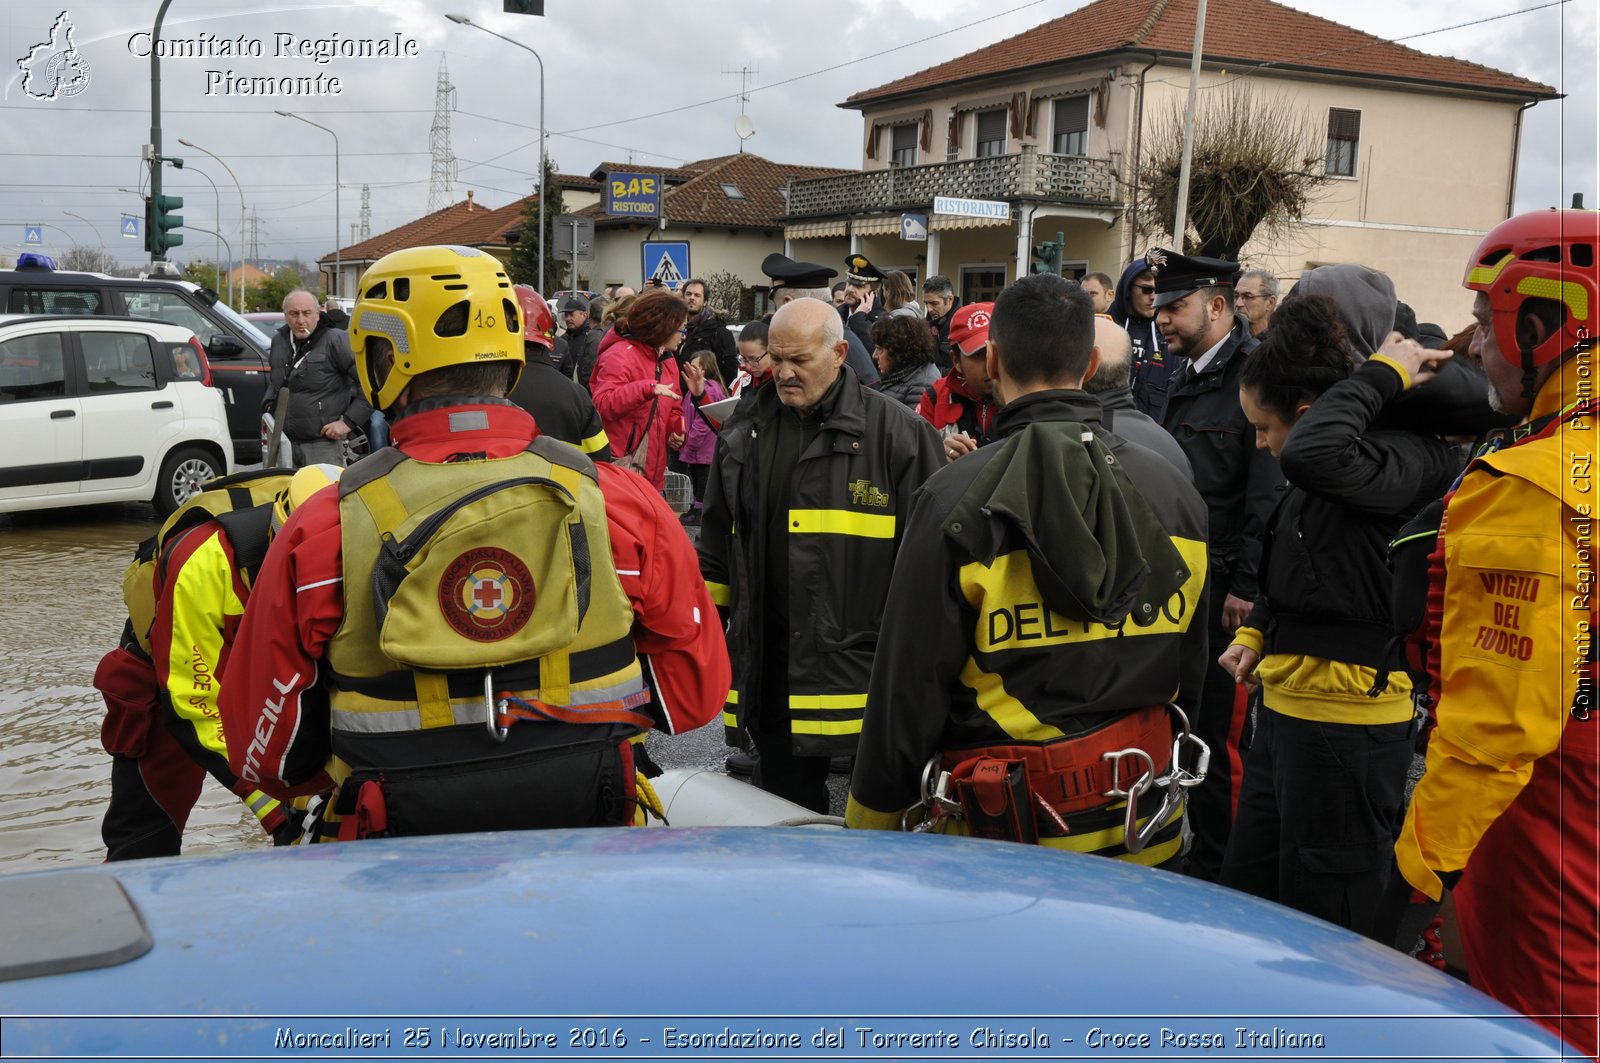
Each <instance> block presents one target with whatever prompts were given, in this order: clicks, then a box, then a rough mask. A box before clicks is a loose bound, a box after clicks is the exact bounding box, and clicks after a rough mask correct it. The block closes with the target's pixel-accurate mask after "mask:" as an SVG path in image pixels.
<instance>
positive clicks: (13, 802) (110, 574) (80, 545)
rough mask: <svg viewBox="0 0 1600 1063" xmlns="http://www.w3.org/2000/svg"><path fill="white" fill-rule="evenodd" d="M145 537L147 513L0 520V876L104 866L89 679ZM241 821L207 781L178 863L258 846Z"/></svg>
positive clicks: (113, 627)
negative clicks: (193, 855) (131, 561)
mask: <svg viewBox="0 0 1600 1063" xmlns="http://www.w3.org/2000/svg"><path fill="white" fill-rule="evenodd" d="M156 527H157V521H156V515H155V510H154V509H152V508H151V507H150V506H148V505H125V506H93V507H86V508H82V509H63V510H43V511H40V512H36V513H18V514H0V874H4V873H9V872H14V871H24V870H34V869H40V868H44V867H52V866H62V865H70V864H86V863H98V862H99V861H100V860H101V858H102V857H103V856H104V849H103V847H102V845H101V842H100V817H101V815H102V813H103V812H104V810H105V804H106V800H107V798H108V796H109V794H110V763H111V760H110V757H109V756H108V755H107V754H106V752H105V750H103V749H102V748H101V746H100V720H101V717H102V716H103V715H104V714H105V710H104V706H103V705H102V703H101V700H100V695H99V693H98V692H97V691H96V690H95V689H94V683H93V680H94V670H95V665H96V664H97V663H98V662H99V660H100V658H101V656H102V655H103V654H105V652H106V651H107V650H109V649H111V648H112V647H114V646H115V645H116V644H117V635H118V633H119V632H120V631H121V630H122V623H123V620H124V619H125V617H126V611H125V609H124V608H123V604H122V572H123V569H124V568H126V567H127V564H128V560H129V558H130V557H131V556H132V554H133V548H134V546H135V545H136V544H137V543H138V542H139V540H140V539H143V538H144V537H145V536H147V535H150V534H151V533H152V532H153V531H154V530H155V529H156ZM248 819H250V817H249V816H248V814H247V813H246V812H245V810H244V806H243V804H241V803H240V802H239V801H238V799H236V798H235V797H233V796H232V795H231V794H229V793H228V792H226V791H225V790H223V789H222V787H221V786H219V785H217V784H216V783H215V782H214V781H208V782H207V784H206V787H205V789H204V791H203V792H202V794H201V798H200V804H199V806H198V807H196V809H195V811H194V814H193V815H192V816H190V817H189V825H188V829H187V830H186V831H185V834H184V852H186V853H199V852H205V851H208V850H216V849H229V850H231V849H237V848H240V847H241V846H246V845H257V844H265V838H264V836H262V835H261V834H260V832H259V831H258V830H257V829H256V827H255V825H254V821H253V820H250V822H246V820H248Z"/></svg>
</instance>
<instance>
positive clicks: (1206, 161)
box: [1134, 81, 1330, 261]
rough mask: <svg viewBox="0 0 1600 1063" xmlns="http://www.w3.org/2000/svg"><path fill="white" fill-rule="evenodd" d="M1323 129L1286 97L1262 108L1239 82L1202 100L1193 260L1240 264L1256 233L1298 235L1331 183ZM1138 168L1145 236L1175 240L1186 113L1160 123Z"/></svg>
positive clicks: (1192, 205) (1139, 222) (1174, 112)
mask: <svg viewBox="0 0 1600 1063" xmlns="http://www.w3.org/2000/svg"><path fill="white" fill-rule="evenodd" d="M1323 132H1324V130H1322V128H1321V127H1320V126H1319V124H1318V122H1317V120H1316V119H1315V118H1314V117H1313V116H1312V115H1310V114H1308V113H1306V112H1304V111H1302V110H1300V109H1298V108H1296V107H1295V106H1294V105H1293V104H1291V103H1289V102H1288V101H1287V100H1284V99H1282V98H1279V97H1272V98H1258V97H1257V96H1256V94H1255V93H1254V92H1253V91H1252V90H1251V89H1250V87H1249V86H1248V85H1246V84H1244V83H1242V82H1237V81H1236V82H1233V83H1231V84H1229V85H1228V86H1226V87H1225V88H1220V89H1214V90H1211V91H1210V92H1209V93H1206V94H1203V96H1202V102H1201V104H1200V105H1199V106H1197V107H1196V108H1195V117H1194V148H1193V151H1192V154H1191V158H1190V163H1189V207H1188V228H1189V231H1188V232H1187V233H1185V234H1184V238H1183V249H1184V252H1185V253H1186V254H1191V255H1209V256H1211V257H1213V258H1224V259H1229V260H1231V261H1238V258H1239V251H1240V249H1241V248H1243V247H1244V245H1245V244H1246V243H1247V242H1249V240H1250V238H1251V237H1252V236H1255V235H1257V233H1258V230H1259V232H1260V235H1262V236H1263V237H1264V238H1266V239H1267V240H1269V241H1271V240H1274V239H1276V238H1280V237H1283V236H1286V235H1288V234H1289V233H1290V232H1291V231H1292V230H1293V229H1295V228H1296V227H1297V226H1298V225H1300V224H1301V223H1302V222H1303V221H1304V220H1305V216H1306V211H1307V209H1308V208H1309V207H1310V206H1311V204H1312V203H1313V202H1314V201H1315V199H1316V195H1317V192H1318V190H1320V189H1321V188H1322V187H1323V186H1324V185H1326V184H1327V183H1328V182H1329V180H1330V178H1329V177H1328V175H1327V173H1326V172H1325V170H1324V167H1323V153H1324V144H1325V141H1324V138H1323ZM1145 145H1146V147H1145V154H1144V159H1143V160H1142V161H1141V163H1140V166H1139V175H1138V180H1139V185H1140V189H1139V212H1138V216H1137V217H1136V218H1135V219H1134V223H1135V225H1136V226H1137V227H1138V230H1139V233H1140V234H1141V236H1144V237H1146V238H1152V239H1153V238H1160V237H1163V236H1166V235H1168V234H1170V233H1171V230H1172V222H1173V217H1174V215H1175V214H1176V212H1177V205H1178V172H1179V168H1180V164H1181V162H1182V156H1183V105H1182V103H1181V102H1178V103H1175V104H1174V106H1172V107H1171V108H1169V109H1168V110H1167V111H1166V112H1164V113H1162V114H1160V115H1158V116H1156V118H1155V119H1154V121H1153V122H1152V125H1151V129H1150V131H1149V133H1148V134H1147V135H1146V138H1145Z"/></svg>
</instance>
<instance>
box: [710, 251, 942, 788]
mask: <svg viewBox="0 0 1600 1063" xmlns="http://www.w3.org/2000/svg"><path fill="white" fill-rule="evenodd" d="M823 283H826V281H824V282H823ZM824 290H826V289H824ZM846 350H847V345H846V344H845V341H844V329H843V324H842V323H841V322H840V320H839V316H838V314H837V313H836V312H835V311H834V309H833V307H832V306H831V305H830V304H829V303H827V302H826V301H824V300H821V299H809V298H802V299H795V300H793V301H792V302H789V303H787V304H785V305H784V306H781V307H779V309H778V312H777V313H776V314H774V315H773V318H772V325H771V329H770V332H769V334H768V342H767V352H768V357H769V358H770V359H771V363H772V379H771V380H769V381H768V382H767V383H765V384H762V385H761V387H760V388H758V389H756V391H755V392H754V393H753V395H751V396H750V397H748V398H746V399H745V400H744V401H742V402H741V403H740V404H739V406H738V407H737V408H736V409H735V411H734V413H733V415H732V416H731V417H730V418H729V420H728V422H727V424H726V425H725V426H724V428H723V431H722V435H721V438H720V439H719V441H718V446H717V452H716V457H715V458H714V459H713V461H712V463H711V473H710V476H709V478H708V483H707V485H706V499H705V509H704V511H703V515H702V517H701V527H700V544H699V549H700V568H701V571H702V573H703V574H704V576H705V580H706V585H707V586H708V587H709V588H710V591H711V597H712V600H713V601H715V602H716V603H717V605H718V606H720V607H722V608H723V609H724V610H725V611H726V613H727V614H728V621H729V622H728V625H727V635H728V651H729V655H730V657H731V658H732V660H733V666H734V679H733V689H732V691H731V692H730V693H729V694H728V707H727V711H726V712H725V713H724V714H723V719H724V721H725V722H727V723H728V741H729V744H730V745H738V744H742V743H743V734H744V731H745V729H746V728H748V729H749V732H750V735H751V736H752V737H753V739H754V741H755V746H756V751H757V754H758V757H757V762H756V763H757V766H756V770H755V783H756V785H757V786H760V787H761V788H762V789H763V790H767V791H768V792H770V793H775V794H778V795H779V796H781V797H785V798H787V799H789V800H791V801H794V802H795V803H797V804H800V805H804V806H805V807H807V808H810V809H813V810H815V811H817V812H826V811H827V810H828V789H827V778H828V761H829V758H830V757H832V756H836V755H848V754H852V753H854V752H855V747H856V738H857V736H858V735H859V734H860V731H861V714H862V711H863V709H864V708H865V707H866V701H867V677H868V675H869V674H870V673H871V670H872V659H873V647H874V645H875V643H876V640H877V632H878V625H879V622H880V620H881V619H882V616H883V601H884V596H885V595H886V594H887V593H888V590H889V576H890V573H891V572H892V571H893V569H894V559H895V553H896V550H897V549H898V547H899V544H900V537H901V534H902V532H903V531H904V527H905V521H906V516H907V514H908V513H909V512H910V507H911V496H912V494H913V493H914V492H915V491H916V489H917V488H918V487H920V486H921V484H922V481H923V480H925V479H927V478H928V476H929V475H930V474H931V473H932V472H933V470H934V469H936V468H938V467H939V465H941V464H942V462H941V460H940V457H939V445H938V439H937V437H936V436H935V435H934V433H933V429H932V428H930V427H928V424H927V422H925V421H923V420H922V419H920V418H919V417H917V416H916V415H915V414H913V413H912V412H911V411H910V410H908V409H906V408H905V407H904V406H902V405H901V404H899V403H897V402H895V401H894V400H892V399H889V398H886V397H885V396H883V395H880V394H878V393H877V392H875V391H873V390H871V389H869V388H867V387H864V386H863V385H862V384H861V382H860V381H859V380H858V379H857V378H856V375H855V373H854V372H852V371H851V370H850V369H849V368H848V367H846V366H845V365H844V359H845V352H846ZM735 528H737V529H738V534H737V536H735V535H734V529H735Z"/></svg>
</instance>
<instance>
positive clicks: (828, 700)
mask: <svg viewBox="0 0 1600 1063" xmlns="http://www.w3.org/2000/svg"><path fill="white" fill-rule="evenodd" d="M789 707H790V708H791V709H864V708H866V707H867V695H866V694H864V693H862V694H790V695H789Z"/></svg>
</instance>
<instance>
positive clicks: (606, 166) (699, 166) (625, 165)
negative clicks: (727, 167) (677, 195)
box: [589, 155, 733, 188]
mask: <svg viewBox="0 0 1600 1063" xmlns="http://www.w3.org/2000/svg"><path fill="white" fill-rule="evenodd" d="M732 157H733V156H731V155H719V156H717V157H716V158H714V159H702V160H701V161H699V162H686V163H684V164H683V165H682V166H646V165H643V164H641V163H635V162H602V163H601V164H600V165H599V166H596V167H595V168H594V169H592V170H590V171H589V176H590V178H592V179H593V180H594V183H595V187H596V188H599V187H600V182H601V181H602V180H604V179H605V175H606V174H608V173H610V172H611V171H612V170H621V171H622V172H623V173H653V174H660V175H661V178H662V180H664V181H666V183H667V184H669V185H677V184H682V183H683V182H685V181H688V180H690V179H691V178H693V177H694V176H695V175H697V174H699V173H700V172H701V171H702V170H704V169H705V168H706V167H707V166H710V165H714V164H716V163H719V162H723V161H725V160H727V159H730V158H732Z"/></svg>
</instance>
